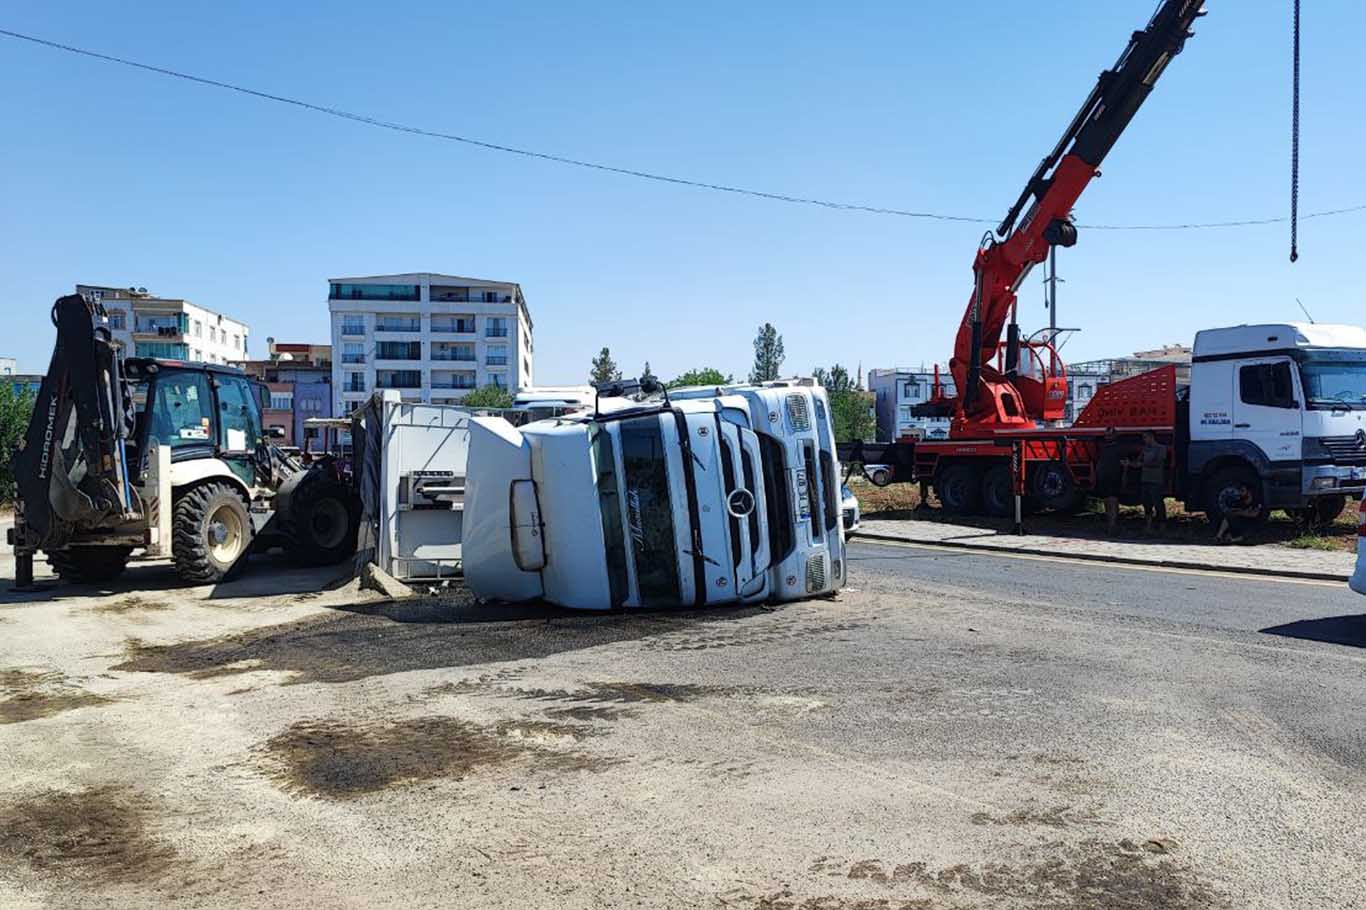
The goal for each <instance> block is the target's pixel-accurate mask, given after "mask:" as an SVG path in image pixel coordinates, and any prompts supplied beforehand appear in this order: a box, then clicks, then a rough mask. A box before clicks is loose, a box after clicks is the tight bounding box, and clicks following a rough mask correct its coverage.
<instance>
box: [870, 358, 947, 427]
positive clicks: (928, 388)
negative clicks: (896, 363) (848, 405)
mask: <svg viewBox="0 0 1366 910" xmlns="http://www.w3.org/2000/svg"><path fill="white" fill-rule="evenodd" d="M939 382H940V384H941V385H942V386H943V389H944V394H945V395H953V394H954V385H953V376H952V375H951V374H950V373H949V370H948V368H947V367H941V368H940V370H939ZM868 390H869V391H870V392H872V393H873V399H874V410H875V411H876V413H877V438H878V441H879V442H892V441H893V440H897V439H901V438H902V437H905V436H917V437H920V438H922V439H924V438H929V439H941V438H945V437H947V436H948V435H949V419H948V418H947V417H916V416H914V415H912V413H911V409H912V408H913V407H915V406H916V405H918V404H923V403H924V402H926V401H929V400H930V398H931V397H932V396H933V395H934V371H933V370H932V369H931V370H926V369H924V368H923V367H922V368H921V369H919V370H904V369H877V370H869V371H868Z"/></svg>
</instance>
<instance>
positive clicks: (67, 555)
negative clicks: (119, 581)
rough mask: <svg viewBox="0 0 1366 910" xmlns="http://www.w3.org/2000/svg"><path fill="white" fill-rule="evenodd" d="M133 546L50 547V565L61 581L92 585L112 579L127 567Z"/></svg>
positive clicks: (48, 559)
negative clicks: (53, 548)
mask: <svg viewBox="0 0 1366 910" xmlns="http://www.w3.org/2000/svg"><path fill="white" fill-rule="evenodd" d="M132 552H133V548H132V547H67V548H66V549H65V550H49V551H48V554H47V561H48V564H49V565H51V566H52V571H53V572H55V573H57V577H58V578H60V579H61V580H62V581H66V582H70V583H72V584H83V583H84V584H90V583H98V582H104V581H113V580H114V579H115V578H118V577H119V576H120V575H122V574H123V570H124V569H126V568H127V567H128V556H129V555H130V554H131V553H132Z"/></svg>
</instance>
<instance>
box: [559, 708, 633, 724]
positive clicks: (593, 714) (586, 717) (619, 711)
mask: <svg viewBox="0 0 1366 910" xmlns="http://www.w3.org/2000/svg"><path fill="white" fill-rule="evenodd" d="M635 715H636V712H634V711H632V710H631V709H630V708H612V707H608V706H606V705H574V706H572V707H569V708H551V709H550V710H549V711H547V712H545V716H546V717H556V718H564V719H566V720H578V721H594V720H600V721H606V722H612V721H617V720H621V719H622V718H624V717H635Z"/></svg>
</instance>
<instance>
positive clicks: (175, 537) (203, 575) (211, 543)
mask: <svg viewBox="0 0 1366 910" xmlns="http://www.w3.org/2000/svg"><path fill="white" fill-rule="evenodd" d="M253 533H254V532H253V529H252V526H251V513H250V511H249V509H248V506H247V501H246V500H245V499H243V498H242V494H241V493H239V492H238V491H237V488H236V487H233V486H231V485H229V484H226V483H205V484H200V485H199V486H197V487H192V488H191V489H190V490H188V491H186V492H185V493H184V494H182V495H181V497H180V498H179V499H177V500H176V503H175V511H174V518H173V525H172V528H171V537H172V544H171V551H172V553H173V554H174V556H175V567H176V572H177V573H178V574H179V575H180V577H181V578H182V579H184V580H185V581H189V582H194V583H196V584H211V583H215V582H219V581H224V580H225V579H227V578H228V577H229V576H230V575H232V574H233V572H232V569H233V566H235V565H239V560H240V559H241V557H242V555H243V554H244V553H246V552H247V550H249V549H250V548H251V539H252V536H253ZM239 571H240V567H239Z"/></svg>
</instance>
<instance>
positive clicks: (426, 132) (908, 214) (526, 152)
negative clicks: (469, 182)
mask: <svg viewBox="0 0 1366 910" xmlns="http://www.w3.org/2000/svg"><path fill="white" fill-rule="evenodd" d="M0 35H3V36H5V37H8V38H14V39H17V40H19V41H27V42H29V43H31V44H37V45H41V46H43V47H48V48H52V49H54V50H59V51H65V52H67V53H70V54H78V55H80V56H82V57H90V58H93V59H95V60H103V61H105V62H106V63H117V64H119V65H120V66H127V67H132V68H133V69H139V70H144V71H146V72H149V73H157V74H158V75H162V76H170V77H172V78H174V79H183V80H185V81H186V82H193V83H196V84H198V85H207V86H211V87H213V88H220V89H225V90H227V91H230V92H237V93H239V94H243V95H249V96H251V97H253V98H259V99H261V100H263V101H273V102H275V103H277V104H287V105H290V106H292V107H297V108H302V109H304V110H308V111H314V112H315V113H319V114H326V115H327V116H329V117H339V118H341V119H343V120H351V121H354V122H356V123H362V124H365V125H367V126H374V127H379V128H380V129H386V130H393V131H394V132H399V133H409V134H411V135H414V136H426V137H428V138H431V139H441V140H445V141H448V142H459V143H463V144H464V145H471V146H475V147H477V148H482V149H487V150H489V151H494V152H503V153H505V154H509V155H521V156H523V157H526V158H537V159H540V160H542V161H551V162H554V163H556V164H564V165H569V166H571V167H579V168H587V169H589V170H594V171H604V172H606V173H609V174H621V175H623V176H626V177H637V178H640V179H642V180H654V181H658V182H660V183H671V184H675V185H677V186H688V187H693V188H695V189H703V190H713V191H715V192H721V193H734V194H736V195H740V196H753V197H756V198H759V199H770V200H773V201H776V202H789V203H795V204H797V205H811V206H818V207H820V208H827V209H836V210H839V211H847V212H866V213H870V214H874V215H896V216H899V217H902V218H919V219H925V220H931V221H951V222H960V223H964V224H991V225H994V224H996V223H997V220H998V219H995V218H975V217H971V216H968V215H951V214H945V213H942V212H917V211H911V210H908V209H898V208H890V207H885V206H875V205H860V204H858V203H852V202H836V201H832V200H829V199H815V198H811V197H806V196H790V195H786V194H784V193H769V192H765V191H763V190H756V189H750V188H748V187H741V186H730V185H728V184H724V183H708V182H706V181H702V180H690V179H688V178H686V177H675V176H671V175H668V174H656V173H652V172H650V171H642V170H637V169H635V168H627V167H617V166H615V165H610V164H602V163H600V162H596V161H583V160H580V159H578V158H569V157H566V156H564V155H554V154H551V153H549V152H539V151H535V150H533V149H524V148H517V147H516V146H511V145H502V144H500V143H497V142H488V141H486V140H483V139H475V138H472V137H470V136H460V135H457V134H455V133H445V132H441V131H439V130H432V129H426V128H424V127H419V126H412V125H410V124H405V123H396V122H394V121H390V120H382V119H380V118H378V117H371V116H368V115H366V114H356V113H352V112H351V111H345V110H342V109H341V108H337V107H332V106H330V105H325V104H314V103H312V102H309V101H302V100H300V99H298V98H289V97H286V96H284V95H275V94H272V93H270V92H263V91H258V90H257V89H253V88H247V87H246V86H242V85H235V84H233V83H231V82H222V81H220V80H217V79H209V78H207V77H205V76H196V75H194V74H192V73H183V72H180V71H179V70H173V69H169V68H167V67H164V66H156V65H154V64H150V63H140V62H138V61H136V60H128V59H126V58H124V57H115V56H113V55H112V54H102V53H100V52H98V51H92V50H86V49H85V48H80V47H73V46H72V45H69V44H62V43H60V42H57V41H49V40H48V39H46V38H39V37H37V36H35V35H27V34H24V33H23V32H16V31H11V30H9V29H0ZM1360 211H1366V204H1362V205H1354V206H1349V207H1346V208H1340V209H1333V210H1331V211H1324V212H1313V213H1310V214H1307V215H1301V216H1300V218H1302V219H1308V218H1326V217H1328V216H1330V215H1345V214H1348V213H1351V212H1360ZM1288 220H1289V218H1285V217H1282V218H1255V219H1247V220H1242V221H1210V222H1203V223H1201V222H1194V223H1188V224H1083V225H1079V227H1083V228H1089V229H1091V230H1099V231H1184V230H1198V229H1205V228H1233V227H1251V226H1254V225H1265V224H1279V223H1282V222H1285V221H1288Z"/></svg>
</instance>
